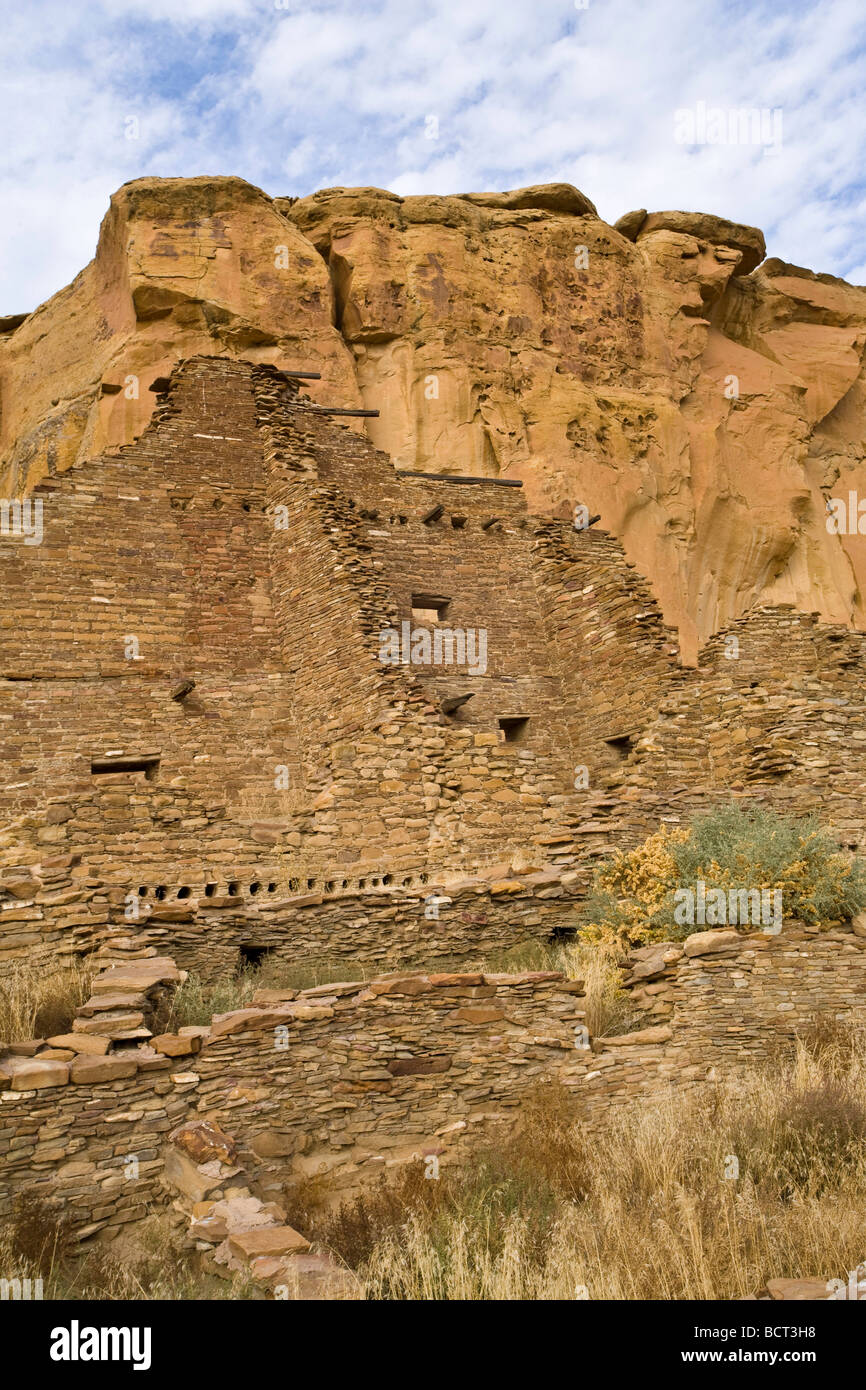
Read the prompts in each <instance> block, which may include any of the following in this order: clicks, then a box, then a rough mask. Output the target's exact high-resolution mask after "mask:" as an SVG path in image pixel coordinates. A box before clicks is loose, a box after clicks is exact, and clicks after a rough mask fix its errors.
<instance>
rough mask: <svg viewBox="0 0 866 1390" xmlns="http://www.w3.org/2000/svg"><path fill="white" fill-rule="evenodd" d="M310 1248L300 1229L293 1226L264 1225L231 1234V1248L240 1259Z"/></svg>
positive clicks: (299, 1252) (294, 1252)
mask: <svg viewBox="0 0 866 1390" xmlns="http://www.w3.org/2000/svg"><path fill="white" fill-rule="evenodd" d="M309 1248H310V1242H309V1241H308V1240H305V1239H304V1237H303V1236H302V1235H301V1234H300V1232H299V1231H295V1230H293V1229H292V1227H291V1226H262V1227H260V1228H259V1229H258V1230H254V1231H235V1232H233V1233H232V1234H231V1235H230V1236H229V1249H230V1251H231V1252H232V1254H233V1255H236V1256H238V1257H239V1258H240V1259H244V1260H252V1259H254V1258H255V1257H256V1256H257V1255H294V1254H301V1253H303V1252H305V1251H307V1250H309Z"/></svg>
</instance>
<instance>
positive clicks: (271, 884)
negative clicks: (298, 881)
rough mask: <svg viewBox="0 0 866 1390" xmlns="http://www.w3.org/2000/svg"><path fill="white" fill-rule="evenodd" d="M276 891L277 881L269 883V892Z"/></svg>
mask: <svg viewBox="0 0 866 1390" xmlns="http://www.w3.org/2000/svg"><path fill="white" fill-rule="evenodd" d="M276 891H277V885H276V884H275V883H269V884H268V892H269V893H276Z"/></svg>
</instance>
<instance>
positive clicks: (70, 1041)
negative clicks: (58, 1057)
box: [48, 1033, 111, 1057]
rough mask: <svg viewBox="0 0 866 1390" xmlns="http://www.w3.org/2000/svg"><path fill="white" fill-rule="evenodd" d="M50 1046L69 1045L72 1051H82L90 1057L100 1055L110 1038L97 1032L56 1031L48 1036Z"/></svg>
mask: <svg viewBox="0 0 866 1390" xmlns="http://www.w3.org/2000/svg"><path fill="white" fill-rule="evenodd" d="M48 1042H49V1043H50V1045H51V1046H52V1047H71V1048H72V1051H73V1052H84V1053H87V1054H88V1055H89V1056H92V1057H100V1056H102V1055H103V1053H106V1052H107V1051H108V1049H109V1048H110V1046H111V1039H110V1038H106V1037H104V1036H102V1035H100V1034H99V1033H58V1034H57V1036H56V1037H54V1038H49V1039H48Z"/></svg>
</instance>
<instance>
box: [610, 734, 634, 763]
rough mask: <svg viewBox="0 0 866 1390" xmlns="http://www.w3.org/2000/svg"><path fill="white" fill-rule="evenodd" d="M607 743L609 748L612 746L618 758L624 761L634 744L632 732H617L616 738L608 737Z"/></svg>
mask: <svg viewBox="0 0 866 1390" xmlns="http://www.w3.org/2000/svg"><path fill="white" fill-rule="evenodd" d="M605 743H606V744H607V746H608V748H612V749H613V751H614V753H616V755H617V757H618V758H621V759H622V761H623V762H624V761H625V759H626V758H627V757H628V755H629V753H630V752H631V750H632V748H633V746H634V740H633V739H632V736H631V734H617V735H616V737H615V738H606V739H605Z"/></svg>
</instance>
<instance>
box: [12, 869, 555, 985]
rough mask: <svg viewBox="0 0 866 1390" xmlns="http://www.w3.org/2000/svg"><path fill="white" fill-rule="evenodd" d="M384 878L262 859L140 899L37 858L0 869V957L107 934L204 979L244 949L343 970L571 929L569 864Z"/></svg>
mask: <svg viewBox="0 0 866 1390" xmlns="http://www.w3.org/2000/svg"><path fill="white" fill-rule="evenodd" d="M271 872H273V870H271ZM386 878H388V880H389V881H387V882H385V881H382V880H381V879H377V881H376V884H375V885H372V884H366V883H365V884H364V886H363V887H360V886H359V885H358V881H357V880H355V881H354V882H353V881H351V880H349V881H346V880H342V879H335V880H334V881H330V880H329V881H327V883H326V884H325V885H323V889H320V890H319V891H308V892H292V891H288V892H287V891H286V885H285V883H284V882H283V881H281V880H280V879H271V877H270V874H269V872H268V867H267V866H265V868H264V869H262V868H261V867H260V868H259V871H258V873H256V871H255V869H254V870H251V871H250V870H248V871H247V873H246V875H244V876H240V875H239V876H238V880H237V882H234V881H232V882H231V888H232V889H233V890H234V892H233V893H232V892H228V891H227V884H226V883H223V884H219V885H216V886H215V887H216V891H214V892H213V893H212V894H210V895H208V894H207V893H206V891H205V887H206V886H205V884H195V883H193V884H192V885H191V886H179V885H178V884H177V882H175V883H171V884H169V885H168V886H167V887H165V888H162V889H156V890H155V889H154V888H153V887H151V886H147V888H146V893H144V894H143V895H142V896H140V897H139V896H138V895H137V894H135V893H130V889H129V885H128V884H126V885H118V884H113V883H103V882H100V881H99V880H98V879H97V878H96V877H95V876H94V875H92V874H90V873H88V872H87V866H86V864H82V856H81V855H78V854H66V855H46V856H44V857H43V858H41V859H39V860H36V861H35V862H33V863H31V864H27V865H21V864H13V865H10V866H8V867H6V868H2V867H0V961H2V960H3V959H7V958H8V959H14V958H15V957H20V956H21V955H23V954H27V955H29V956H30V957H31V958H32V957H33V956H34V955H35V956H39V955H51V954H54V953H57V952H60V953H65V954H78V955H84V954H91V953H92V952H94V951H95V950H98V949H99V948H100V947H103V946H105V944H106V943H110V941H111V939H112V938H113V937H117V936H118V935H123V936H125V937H128V938H129V939H130V940H134V941H135V942H136V943H137V945H138V946H139V947H140V948H141V949H142V950H144V949H147V948H152V947H156V948H158V949H159V950H160V951H161V952H164V953H167V954H170V955H171V956H172V957H173V958H174V959H175V961H176V962H177V964H178V965H179V966H180V967H181V968H182V969H185V970H195V971H196V972H197V973H198V974H200V975H201V976H202V977H203V978H204V979H207V980H212V979H214V978H215V977H216V976H218V975H221V974H223V973H225V972H226V971H232V970H234V969H235V968H236V967H237V965H238V964H239V961H240V959H241V952H242V951H243V950H245V949H248V948H251V949H252V950H253V951H263V952H265V953H268V954H270V953H272V954H273V956H274V958H275V959H278V960H284V961H286V962H287V963H288V964H290V965H295V964H297V962H298V961H303V960H306V961H315V960H346V961H351V962H353V963H354V965H353V966H350V967H348V968H350V969H352V968H355V966H356V965H357V963H358V962H361V961H363V962H364V964H365V966H367V967H372V968H373V969H374V970H375V969H377V968H378V969H380V970H387V969H388V968H391V969H394V968H396V967H398V966H407V965H413V964H416V963H418V964H420V963H422V962H423V963H425V964H426V963H428V962H430V961H432V960H436V959H440V960H450V959H454V960H459V959H462V960H468V961H471V960H478V959H479V958H482V957H484V956H486V955H490V954H492V953H494V952H501V951H504V950H507V949H509V948H510V947H512V946H517V945H519V944H521V943H522V942H526V941H532V940H549V939H550V938H551V936H552V935H553V934H554V932H561V931H570V930H573V929H574V925H575V906H576V901H577V899H576V897H575V892H576V885H577V884H578V883H579V881H580V879H581V876H580V874H578V873H575V872H573V871H571V870H570V869H568V868H563V869H553V868H546V869H545V868H542V869H538V868H530V869H521V870H514V869H512V867H511V864H510V863H508V862H504V863H501V864H493V865H490V866H486V867H483V868H479V869H478V871H477V872H476V873H475V874H473V875H471V876H469V875H459V874H453V873H452V874H450V875H447V876H445V877H443V878H434V877H433V876H431V875H428V874H424V875H423V878H424V882H423V883H422V882H420V881H418V877H417V876H416V880H415V882H414V883H413V884H411V885H405V884H400V883H396V882H395V883H393V884H392V883H391V882H390V876H386ZM208 886H210V885H208ZM158 891H161V892H164V893H165V897H164V898H162V897H158V896H156V893H157V892H158ZM180 893H183V895H184V896H183V897H181V896H179V894H180ZM130 902H132V904H133V909H134V911H135V917H134V919H133V920H129V918H128V917H127V913H128V912H129V911H130V908H129V904H130Z"/></svg>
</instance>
